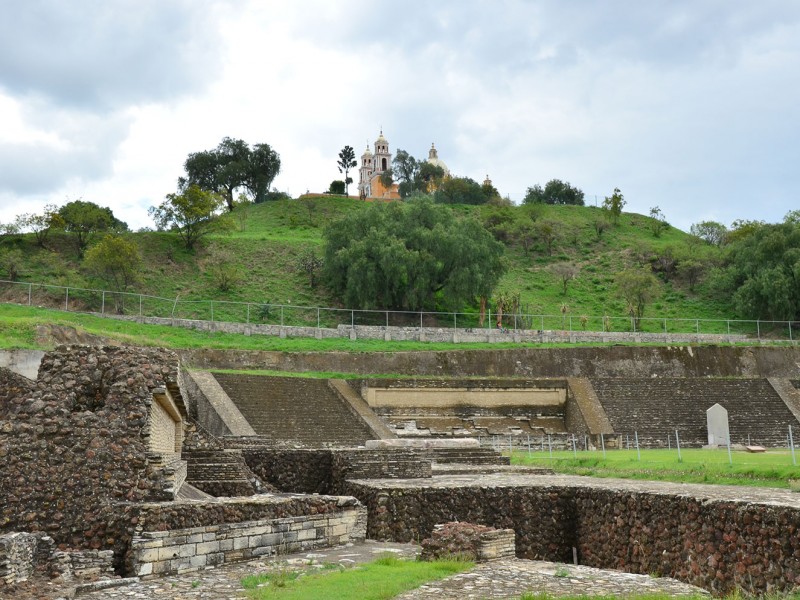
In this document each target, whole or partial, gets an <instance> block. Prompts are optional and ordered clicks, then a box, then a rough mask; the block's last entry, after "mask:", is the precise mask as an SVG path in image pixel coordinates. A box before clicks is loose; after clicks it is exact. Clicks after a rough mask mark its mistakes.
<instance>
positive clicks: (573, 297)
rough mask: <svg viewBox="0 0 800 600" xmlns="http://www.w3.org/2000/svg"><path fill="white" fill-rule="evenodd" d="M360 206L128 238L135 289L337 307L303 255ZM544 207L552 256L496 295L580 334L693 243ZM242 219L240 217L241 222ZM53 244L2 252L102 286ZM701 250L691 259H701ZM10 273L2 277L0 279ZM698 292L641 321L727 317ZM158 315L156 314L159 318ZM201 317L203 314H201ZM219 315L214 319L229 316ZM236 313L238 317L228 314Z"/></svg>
mask: <svg viewBox="0 0 800 600" xmlns="http://www.w3.org/2000/svg"><path fill="white" fill-rule="evenodd" d="M364 206H365V203H363V202H360V201H359V200H355V199H345V198H334V197H322V198H312V199H298V200H282V201H276V202H266V203H263V204H258V205H250V206H243V207H240V208H237V209H236V211H234V213H233V217H234V220H235V221H237V222H238V223H240V227H239V228H238V230H237V231H235V232H234V233H232V234H231V235H214V236H209V237H208V238H206V239H204V240H202V241H201V242H200V244H199V245H198V247H197V249H196V250H195V251H188V250H186V249H185V248H184V247H183V246H182V245H181V243H180V240H179V239H178V237H177V236H176V235H175V234H171V233H163V232H142V233H133V234H130V236H131V239H132V240H134V241H135V242H136V244H137V246H138V247H139V249H140V252H141V254H142V256H143V259H144V269H143V273H142V281H141V283H140V284H139V285H137V286H136V289H135V291H136V292H140V293H144V294H149V295H152V296H157V297H160V298H169V299H174V298H176V297H178V296H179V297H180V298H181V299H182V300H201V299H202V300H217V301H222V300H226V301H246V302H264V303H271V304H294V305H300V306H322V307H325V306H329V307H337V306H340V304H339V301H338V299H337V298H335V297H333V296H332V295H331V294H330V292H328V291H327V290H326V289H325V288H324V286H319V285H318V286H316V287H311V285H310V282H309V280H308V278H307V277H306V276H305V275H304V274H303V273H302V272H301V271H300V270H299V269H298V268H297V265H296V261H297V257H298V255H299V254H300V253H302V252H303V251H305V250H307V249H315V250H317V251H318V252H320V251H321V247H322V230H323V227H324V226H325V225H326V224H327V223H330V222H332V221H335V220H336V219H338V218H341V217H343V216H345V215H347V214H348V213H351V212H353V211H358V210H362V209H363V208H364ZM539 209H540V212H541V214H540V215H539V219H550V220H554V221H558V222H560V223H561V228H562V232H563V235H562V236H561V239H560V241H559V242H557V244H556V247H555V249H554V251H553V253H552V255H548V254H547V253H546V252H545V251H544V249H543V248H542V247H536V246H535V247H534V248H533V249H532V250H531V252H530V253H529V254H526V253H525V252H524V251H523V250H522V249H520V248H519V247H516V246H512V247H508V248H507V252H506V258H507V264H508V271H507V273H506V274H505V276H504V277H503V278H502V280H501V282H500V284H499V287H498V291H512V292H519V293H520V294H521V300H522V304H523V305H524V307H525V308H526V309H527V310H528V311H529V312H531V313H536V314H539V313H543V314H552V315H560V309H561V306H562V305H564V304H566V305H567V306H568V307H569V311H568V313H567V321H568V320H569V317H570V316H571V317H573V329H580V324H579V319H580V316H581V315H589V316H598V317H599V316H602V315H605V314H609V315H612V316H615V315H616V316H620V317H622V316H624V315H625V313H626V311H625V307H624V306H623V304H622V302H621V301H620V300H619V299H618V298H617V297H616V294H615V286H614V275H615V273H616V272H618V271H620V270H622V269H624V268H626V267H628V266H630V265H631V264H633V262H634V261H633V258H632V256H633V254H635V252H634V250H636V249H637V248H640V247H644V248H649V249H650V250H658V249H659V248H663V247H665V246H667V245H671V246H675V247H676V248H686V247H687V245H688V243H689V240H690V239H691V238H690V237H689V236H688V235H687V234H685V233H683V232H681V231H679V230H677V229H674V228H670V229H669V230H668V231H666V232H664V234H663V235H662V236H661V237H659V238H656V237H653V235H652V233H650V231H648V229H647V227H646V223H647V221H648V219H649V218H648V217H645V216H642V215H636V214H631V213H625V214H623V216H622V218H621V220H620V224H619V226H617V227H612V228H610V229H609V230H608V231H607V232H606V233H605V234H604V235H603V236H602V238H601V239H599V240H598V239H597V237H596V234H595V232H594V230H593V227H592V223H593V222H594V220H595V219H596V218H598V216H599V215H600V213H601V211H599V209H596V208H594V207H576V206H542V207H539ZM454 210H456V211H457V212H459V213H462V214H474V215H476V216H480V215H482V214H483V215H485V214H487V211H489V210H491V209H490V208H489V207H467V206H456V207H454ZM511 210H512V211H513V212H514V214H517V215H519V214H522V211H523V210H524V209H523V207H516V208H513V209H511ZM240 217H243V218H242V219H241V220H240ZM48 243H49V249H48V250H44V249H41V248H39V247H37V246H36V245H35V243H34V241H33V238H32V236H31V235H23V236H2V237H0V253H2V252H3V251H4V250H14V249H16V250H18V251H19V252H20V254H21V256H22V264H21V265H20V272H21V280H22V281H25V282H35V283H48V284H58V285H69V286H73V287H85V288H98V287H103V286H102V284H101V283H100V282H99V281H97V280H94V279H93V278H92V277H91V275H90V274H89V273H88V272H87V271H86V270H85V269H84V268H83V266H82V264H81V261H80V258H79V256H78V254H77V252H76V251H75V249H74V245H73V244H72V242H71V240H70V239H69V238H68V237H67V236H66V235H65V234H63V233H58V232H54V233H53V234H52V235H51V236H50V240H49V242H48ZM212 244H216V245H218V246H220V247H222V248H224V249H227V250H229V251H230V252H231V253H232V254H233V255H234V256H235V257H236V260H237V265H236V266H237V268H238V270H239V271H240V272H241V275H242V277H241V278H240V280H239V281H238V282H237V283H236V284H235V285H234V286H233V287H232V289H231V290H229V291H221V290H219V289H218V288H217V287H216V286H215V283H214V281H213V280H212V277H211V276H210V275H209V273H208V272H207V271H206V270H205V269H204V261H206V260H207V258H208V256H209V247H210V246H211V245H212ZM704 248H705V247H701V248H699V249H695V250H693V252H700V251H705V250H704ZM563 260H569V261H572V262H574V263H576V264H577V265H578V266H579V267H580V269H581V271H580V273H579V275H578V278H577V279H576V280H574V281H573V282H571V283H570V284H569V287H568V291H567V293H566V294H563V291H562V288H561V285H560V282H559V280H558V279H557V277H556V276H555V275H553V274H552V273H551V272H550V271H549V270H548V267H549V265H551V264H553V263H556V262H559V261H563ZM5 275H6V274H5V273H4V272H0V278H3V277H5ZM697 290H698V291H697V293H695V292H692V291H690V290H688V288H687V286H686V285H685V284H684V283H683V282H682V281H681V280H680V279H679V278H676V279H675V280H674V281H673V282H669V283H663V282H660V283H659V284H658V289H657V290H656V298H655V299H654V301H653V304H652V305H651V306H650V307H649V308H648V309H647V311H646V315H645V316H652V317H693V318H722V319H724V318H726V317H730V316H731V312H730V306H729V305H728V304H726V303H725V302H724V301H723V302H720V301H718V300H715V299H713V298H711V297H710V296H709V295H708V294H704V293H703V287H702V285H700V286H698V288H697ZM56 296H57V294H56V295H54V296H53V297H47V296H43V297H42V298H41V299H39V301H38V302H37V303H38V304H41V305H43V306H51V307H52V306H56V305H57V304H58V302H59V299H58V298H57V297H56ZM61 301H63V298H62V299H61ZM77 301H78V302H80V300H77ZM170 307H171V302H170ZM157 309H158V307H153V310H157ZM159 310H160V309H159ZM198 310H204V308H203V307H198ZM222 310H223V313H222V314H220V315H218V318H225V314H224V309H222ZM230 310H232V311H233V310H234V309H233V308H232V307H231V309H230ZM465 310H466V311H467V312H475V311H476V310H477V309H476V308H475V307H467V308H466V309H465ZM330 318H333V317H330ZM558 321H559V322H558V323H555V322H554V323H545V328H547V329H553V328H556V329H560V328H561V323H560V319H559V320H558ZM596 325H597V324H595V326H596ZM618 325H619V328H620V329H622V328H624V327H625V326H626V325H625V321H624V320H620V321H619V323H618ZM645 327H646V328H652V329H654V330H658V329H659V328H660V327H662V325H661V324H659V323H657V322H652V323H651V322H645ZM534 328H539V327H537V326H534Z"/></svg>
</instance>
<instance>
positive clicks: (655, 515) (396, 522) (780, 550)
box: [346, 475, 800, 593]
mask: <svg viewBox="0 0 800 600" xmlns="http://www.w3.org/2000/svg"><path fill="white" fill-rule="evenodd" d="M482 478H483V481H482V482H481V483H480V484H475V483H474V482H473V484H472V485H468V484H466V485H464V484H463V482H459V483H455V482H454V483H453V484H452V485H437V483H436V478H434V481H433V482H432V483H431V484H429V485H428V486H426V487H423V486H420V485H418V484H416V483H410V482H407V483H405V484H403V483H402V482H398V483H396V484H392V485H389V483H388V482H385V483H384V482H380V481H372V482H357V481H348V482H347V486H346V492H347V493H348V494H352V495H354V496H356V497H358V498H359V499H360V500H361V501H362V502H363V503H364V504H366V506H367V508H368V511H369V522H368V528H367V536H368V537H369V538H374V539H378V540H390V541H398V542H408V541H412V540H415V539H421V538H425V537H428V536H430V535H431V533H432V531H433V529H434V526H435V525H437V524H439V523H444V522H448V521H467V522H470V523H477V524H481V525H488V526H490V527H495V528H511V529H514V531H515V532H516V549H517V556H518V557H520V558H526V559H540V560H551V561H557V562H567V563H571V562H572V558H573V554H572V548H573V547H575V548H577V552H578V557H579V562H580V564H585V565H589V566H593V567H599V568H605V569H618V570H623V571H628V572H632V573H643V574H656V575H662V576H670V577H675V578H677V579H680V580H682V581H685V582H687V583H691V584H694V585H699V586H701V587H704V588H706V589H708V590H712V591H714V592H718V593H725V592H730V591H732V590H734V589H735V588H737V587H740V588H742V589H744V590H745V591H748V592H752V593H764V592H768V591H777V590H791V589H792V588H794V587H795V586H797V585H800V535H798V532H800V503H798V501H797V500H788V501H787V500H786V499H787V498H788V497H790V496H791V494H790V493H788V492H782V491H777V490H769V491H767V490H764V491H763V492H762V493H760V494H756V493H748V492H747V491H743V490H739V489H734V490H733V491H731V489H730V488H729V489H728V491H727V497H725V496H726V495H725V494H722V493H719V495H718V497H715V496H714V494H715V492H714V491H711V492H707V493H705V492H704V493H698V494H697V495H695V494H694V493H693V491H694V490H693V489H692V486H681V490H680V493H675V490H672V489H671V488H674V485H669V484H663V485H660V486H659V485H657V484H652V483H639V484H637V483H625V484H620V485H618V489H614V486H615V485H617V484H616V483H611V482H609V483H605V484H604V483H595V482H590V481H589V480H586V479H585V478H566V477H561V478H560V479H561V480H566V479H572V480H575V483H572V484H568V483H560V484H559V483H554V482H557V481H558V480H559V478H558V477H549V476H540V478H541V479H542V480H543V483H541V484H531V483H529V484H528V485H524V484H513V483H508V482H505V483H503V482H500V483H493V476H487V475H484V476H482ZM545 481H546V483H545ZM604 486H605V487H604ZM637 486H639V487H640V488H641V489H637ZM626 487H627V488H629V489H624V488H626ZM647 487H656V488H659V491H654V490H648V489H645V488H647ZM711 488H712V486H705V488H704V489H705V490H706V491H707V490H709V489H711ZM733 494H738V495H739V497H738V498H733V497H732V495H733ZM748 496H758V497H759V498H761V500H757V499H755V498H748ZM772 496H775V499H774V500H773V499H772Z"/></svg>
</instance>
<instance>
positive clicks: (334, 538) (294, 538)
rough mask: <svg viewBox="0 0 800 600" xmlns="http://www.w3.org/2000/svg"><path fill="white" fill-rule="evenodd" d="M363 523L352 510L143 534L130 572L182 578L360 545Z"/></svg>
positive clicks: (362, 514) (360, 511) (360, 513)
mask: <svg viewBox="0 0 800 600" xmlns="http://www.w3.org/2000/svg"><path fill="white" fill-rule="evenodd" d="M366 522H367V516H366V509H364V508H363V507H360V506H352V507H350V508H348V509H346V510H338V511H336V512H333V513H328V514H321V515H304V516H300V517H287V518H283V519H262V520H258V521H244V522H240V523H223V524H219V525H210V526H205V527H192V528H188V529H177V530H173V531H155V532H145V533H142V534H141V537H137V538H134V539H133V540H132V542H131V556H130V563H131V572H132V573H133V574H134V575H138V576H147V575H156V574H159V575H166V574H170V573H184V572H187V571H194V570H197V569H203V568H205V567H209V566H215V565H223V564H229V563H233V562H241V561H246V560H252V559H255V558H258V557H260V556H271V555H277V554H287V553H290V552H299V551H307V550H311V549H314V548H323V547H329V546H334V545H337V544H346V543H351V542H359V541H363V540H364V536H365V534H366Z"/></svg>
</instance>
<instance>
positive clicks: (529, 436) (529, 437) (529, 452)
mask: <svg viewBox="0 0 800 600" xmlns="http://www.w3.org/2000/svg"><path fill="white" fill-rule="evenodd" d="M530 455H531V434H530V433H529V434H528V456H530Z"/></svg>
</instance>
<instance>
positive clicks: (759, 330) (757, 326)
mask: <svg viewBox="0 0 800 600" xmlns="http://www.w3.org/2000/svg"><path fill="white" fill-rule="evenodd" d="M756 331H757V332H758V339H761V321H760V320H756Z"/></svg>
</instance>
